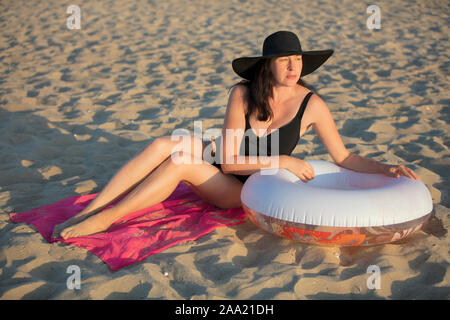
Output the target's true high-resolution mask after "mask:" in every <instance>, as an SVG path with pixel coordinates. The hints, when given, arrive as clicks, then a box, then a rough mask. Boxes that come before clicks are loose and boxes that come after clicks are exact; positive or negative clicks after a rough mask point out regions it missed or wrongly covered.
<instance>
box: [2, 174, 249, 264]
mask: <svg viewBox="0 0 450 320" xmlns="http://www.w3.org/2000/svg"><path fill="white" fill-rule="evenodd" d="M96 195H97V194H90V195H84V196H74V197H70V198H67V199H64V200H61V201H58V202H55V203H53V204H49V205H46V206H43V207H39V208H35V209H33V210H30V211H27V212H22V213H12V214H10V218H11V220H12V221H13V222H15V223H21V222H25V223H27V224H30V225H33V226H34V227H35V228H36V230H37V231H38V232H39V233H40V234H41V235H42V236H43V237H44V238H45V239H46V240H47V241H49V242H56V241H60V242H64V243H68V244H74V245H76V246H78V247H81V248H85V249H87V250H89V251H90V252H91V253H93V254H95V255H96V256H98V257H99V258H100V259H102V260H103V261H104V262H105V263H106V264H107V265H108V266H109V268H110V269H111V270H118V269H120V268H122V267H125V266H127V265H130V264H133V263H136V262H138V261H141V260H143V259H145V258H147V257H148V256H150V255H153V254H155V253H158V252H161V251H163V250H165V249H167V248H170V247H172V246H174V245H175V244H177V243H180V242H183V241H189V240H195V239H198V238H199V237H201V236H203V235H205V234H207V233H209V232H211V231H212V230H213V229H215V228H218V227H224V226H232V225H237V224H240V223H242V222H244V220H245V212H244V210H243V209H242V208H233V209H227V210H224V209H219V208H218V207H216V206H214V205H211V204H209V203H207V202H206V201H204V200H202V199H201V198H200V197H199V196H198V195H197V194H195V193H194V192H193V191H192V190H191V189H190V188H189V187H188V186H187V185H185V184H184V183H182V182H181V183H180V184H179V185H178V186H177V188H176V189H175V191H174V192H173V193H172V194H171V195H170V196H169V197H168V198H167V199H166V200H165V201H163V202H161V203H159V204H156V205H154V206H151V207H149V208H147V209H144V210H140V211H137V212H135V213H132V214H130V215H127V216H125V217H123V218H122V219H120V220H119V221H117V222H116V223H114V224H113V225H112V226H111V227H110V228H109V229H108V230H107V231H106V232H103V233H97V234H93V235H90V236H83V237H78V238H71V239H67V240H64V239H62V238H60V239H50V237H51V235H52V233H53V228H54V227H55V226H56V225H57V224H60V223H62V222H64V221H66V220H68V219H69V218H71V217H72V216H74V215H75V214H77V213H78V212H80V211H81V210H82V209H83V208H84V207H86V206H87V205H88V204H89V202H90V201H91V200H93V199H94V198H95V196H96ZM113 205H114V204H112V205H111V206H113Z"/></svg>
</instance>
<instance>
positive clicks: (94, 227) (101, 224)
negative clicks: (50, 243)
mask: <svg viewBox="0 0 450 320" xmlns="http://www.w3.org/2000/svg"><path fill="white" fill-rule="evenodd" d="M108 218H109V217H108V212H107V211H103V212H101V213H98V214H96V215H94V216H92V217H89V218H87V219H84V220H83V221H81V222H80V223H77V224H75V225H71V226H68V227H66V228H64V229H63V230H62V231H61V233H60V234H61V237H62V238H63V239H69V238H76V237H81V236H87V235H91V234H94V233H99V232H103V231H106V230H107V229H108V228H109V227H110V226H111V224H112V221H110V219H108Z"/></svg>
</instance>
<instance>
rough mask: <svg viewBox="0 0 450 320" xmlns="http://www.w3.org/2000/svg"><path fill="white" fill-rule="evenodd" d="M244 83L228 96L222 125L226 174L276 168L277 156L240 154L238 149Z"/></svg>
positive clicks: (243, 121)
mask: <svg viewBox="0 0 450 320" xmlns="http://www.w3.org/2000/svg"><path fill="white" fill-rule="evenodd" d="M246 90H247V88H246V87H245V86H244V85H238V86H235V87H234V88H233V89H232V90H231V93H230V96H229V98H228V104H227V110H226V113H225V120H224V124H223V127H222V140H221V142H222V145H221V146H216V147H217V148H222V149H221V150H222V152H221V153H220V154H221V155H222V159H220V162H221V163H222V170H223V172H224V173H226V174H237V175H250V174H252V173H255V172H258V171H259V170H260V169H270V168H278V167H279V166H278V164H279V157H278V156H241V155H239V150H240V147H241V141H242V138H243V137H244V131H245V105H244V103H245V102H244V101H245V94H246Z"/></svg>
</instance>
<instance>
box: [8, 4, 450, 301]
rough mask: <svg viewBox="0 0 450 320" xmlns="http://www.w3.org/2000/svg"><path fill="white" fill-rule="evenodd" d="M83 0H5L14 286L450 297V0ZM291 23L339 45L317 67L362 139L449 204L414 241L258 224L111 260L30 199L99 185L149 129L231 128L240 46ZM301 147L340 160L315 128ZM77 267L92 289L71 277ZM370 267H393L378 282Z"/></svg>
mask: <svg viewBox="0 0 450 320" xmlns="http://www.w3.org/2000/svg"><path fill="white" fill-rule="evenodd" d="M336 3H337V2H335V1H328V0H323V1H314V2H311V1H269V0H266V1H237V0H230V1H199V0H197V1H189V2H186V3H184V2H181V1H175V0H168V1H117V0H110V1H106V0H101V1H79V2H78V4H79V6H80V8H81V29H80V30H70V29H68V28H67V26H66V19H67V17H68V16H69V15H68V14H67V13H66V9H67V7H68V6H69V5H71V4H75V3H74V2H73V1H55V0H53V1H50V0H49V1H34V2H28V1H23V0H21V1H19V0H14V1H2V2H1V3H0V8H1V10H0V71H1V72H0V230H1V233H0V299H145V298H148V299H286V300H290V299H448V298H449V294H450V289H449V284H450V274H449V251H448V248H449V240H448V235H447V230H448V228H449V221H450V219H449V206H450V198H449V191H450V185H449V182H448V181H449V172H450V170H449V164H450V153H449V145H450V137H449V132H450V125H449V123H450V121H449V120H450V116H449V101H450V90H449V89H450V88H449V68H450V65H449V54H450V47H449V39H448V35H449V34H450V30H449V25H448V21H449V12H450V10H449V9H450V5H449V3H448V1H428V0H427V1H417V2H413V3H412V2H410V1H406V0H404V1H387V0H383V1H377V5H378V6H379V7H380V9H381V29H373V30H370V29H368V28H367V26H366V20H367V18H368V16H369V14H367V13H366V9H367V6H368V4H367V3H366V2H357V3H355V2H354V1H350V0H345V1H340V2H339V5H337V4H336ZM277 30H291V31H294V32H295V33H297V34H298V35H299V37H300V40H301V42H302V46H303V48H304V49H305V50H319V49H327V48H333V49H334V50H335V54H334V55H333V56H332V58H331V59H330V60H329V61H328V62H327V63H326V65H325V66H324V67H322V68H321V69H320V70H318V71H317V72H314V73H312V74H310V75H308V76H306V77H305V80H307V81H308V82H309V83H311V84H312V85H313V86H314V87H315V88H316V89H317V90H318V93H319V94H320V95H321V97H322V98H323V99H324V101H325V102H326V103H327V105H328V107H329V108H330V110H331V112H332V114H333V117H334V119H335V122H336V126H337V128H338V130H339V132H340V134H341V136H342V139H343V141H344V143H345V145H346V147H347V148H348V150H350V151H351V152H354V153H357V154H359V155H362V156H364V157H368V158H371V159H375V160H378V161H382V162H386V163H391V164H396V163H403V164H405V165H407V166H409V167H410V168H412V169H413V170H415V172H416V173H417V174H418V175H419V176H420V178H421V180H422V181H423V182H424V183H425V185H426V186H427V187H428V189H429V190H430V193H431V195H432V198H433V206H434V212H435V216H434V218H433V219H432V220H430V221H429V222H428V223H427V224H426V225H425V227H424V229H423V230H422V231H419V232H417V233H415V234H413V235H412V236H411V237H409V238H407V239H406V240H403V241H400V242H397V243H393V244H387V245H382V246H375V247H369V248H353V249H341V248H338V247H319V246H313V245H307V244H301V243H296V242H292V241H289V240H286V239H282V238H279V237H277V236H274V235H271V234H268V233H266V232H264V231H262V230H260V229H259V228H257V227H256V226H254V225H253V224H251V222H249V221H248V222H246V223H244V224H241V225H238V226H234V227H229V228H219V229H216V230H215V231H214V232H212V233H211V234H209V235H207V236H204V237H202V238H200V239H199V240H197V241H190V242H187V243H183V244H178V245H176V246H174V247H172V248H170V249H168V250H166V251H164V252H162V253H160V254H157V255H154V256H151V257H149V258H147V259H146V260H144V261H143V262H140V263H136V264H134V265H131V266H129V267H126V268H123V269H121V270H119V271H116V272H112V271H110V270H109V269H108V267H107V266H106V264H104V263H103V262H102V261H101V260H100V259H99V258H97V257H96V256H94V255H92V254H90V253H89V252H87V251H86V250H84V249H81V248H78V247H75V246H70V245H69V246H67V245H63V244H58V243H54V244H49V243H47V242H46V241H45V240H44V239H43V238H42V236H41V235H40V234H39V233H37V232H36V231H35V230H34V229H33V228H32V227H31V226H28V225H25V224H14V223H12V222H11V221H10V220H9V216H8V214H9V213H11V212H22V211H27V210H30V209H32V208H35V207H38V206H43V205H46V204H49V203H52V202H54V201H57V200H61V199H64V198H66V197H69V196H74V195H78V194H90V193H95V192H99V191H100V190H101V188H102V187H103V186H105V184H106V183H107V181H108V180H109V179H110V178H111V177H112V175H113V174H114V173H115V172H116V170H118V169H119V168H120V167H121V166H122V165H123V164H124V163H125V162H126V161H128V160H129V159H130V158H131V157H132V156H133V155H135V154H136V153H137V152H139V151H140V150H142V148H144V147H145V146H146V145H148V144H149V143H150V142H151V141H152V140H154V139H155V138H157V137H160V136H162V135H170V134H171V133H172V132H173V130H175V129H177V128H184V129H187V130H189V131H190V132H193V129H194V121H200V120H201V121H202V126H203V130H206V129H209V128H216V129H219V130H220V128H221V127H222V123H223V117H224V115H225V108H226V103H227V98H228V88H229V87H230V86H231V85H232V84H233V83H235V82H237V81H238V80H239V77H238V76H236V75H235V74H234V73H233V71H232V69H231V61H232V59H234V58H236V57H239V56H245V55H247V56H251V55H258V54H260V50H261V46H262V40H263V39H264V38H265V37H266V36H267V35H269V34H270V33H272V32H275V31H277ZM293 155H294V156H296V157H299V158H301V159H323V160H328V161H331V158H330V156H329V155H328V153H327V151H326V149H325V148H324V146H323V145H322V144H321V142H320V140H319V139H318V138H317V136H316V135H315V134H314V131H313V130H311V131H309V132H308V133H307V134H306V135H305V136H304V138H303V139H301V140H300V142H299V144H298V146H297V147H296V149H295V151H294V153H293ZM70 265H76V266H79V268H80V270H81V287H80V289H68V287H67V286H66V281H67V279H68V277H69V276H70V274H68V273H67V268H68V267H69V266H70ZM370 265H377V266H379V268H380V271H381V278H380V279H381V282H380V288H379V289H369V288H368V286H367V279H368V278H369V277H370V275H371V274H369V273H367V268H368V267H369V266H370Z"/></svg>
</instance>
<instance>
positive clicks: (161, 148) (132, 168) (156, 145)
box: [52, 136, 203, 237]
mask: <svg viewBox="0 0 450 320" xmlns="http://www.w3.org/2000/svg"><path fill="white" fill-rule="evenodd" d="M190 138H191V143H190V146H189V145H188V146H181V147H180V146H178V145H179V141H172V140H171V137H170V136H164V137H161V138H158V139H156V140H155V141H154V142H152V143H151V144H150V145H149V146H148V147H147V148H145V149H144V150H143V151H142V152H141V153H139V154H138V155H137V156H136V157H134V158H133V159H131V160H130V161H129V162H128V163H127V164H126V165H125V166H123V167H122V168H121V169H120V170H119V171H118V172H117V173H116V174H115V175H114V177H113V178H112V179H111V180H110V181H109V182H108V184H107V185H106V186H105V187H104V188H103V190H102V191H101V192H100V193H99V194H98V195H97V197H96V198H95V199H94V200H92V201H91V202H90V203H89V205H88V206H87V207H86V208H84V209H83V210H82V211H80V212H79V213H78V214H76V215H75V216H74V217H72V218H71V219H69V220H67V221H65V222H64V223H61V224H59V225H57V226H56V227H55V228H54V230H53V235H52V237H58V236H59V235H60V233H61V231H62V230H64V229H65V228H67V227H69V226H71V225H74V224H77V223H79V222H81V221H82V220H84V219H86V218H88V217H90V216H92V215H94V214H96V213H98V212H100V211H101V210H103V209H104V208H105V207H107V206H108V205H110V204H111V203H113V202H114V201H116V200H117V199H119V198H120V197H122V196H123V195H125V194H127V193H128V192H130V191H131V190H133V189H134V188H135V187H136V186H137V185H139V183H141V182H142V181H143V180H144V179H145V178H146V177H147V176H148V175H149V174H150V173H151V172H153V170H154V169H155V168H156V167H158V166H159V165H160V164H161V163H162V162H164V160H166V159H167V158H168V157H169V156H170V154H172V153H173V152H176V151H185V152H189V153H192V154H196V155H201V153H202V151H203V145H202V144H201V141H200V144H199V143H198V142H197V143H194V140H195V138H194V137H190ZM200 157H201V156H200Z"/></svg>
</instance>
